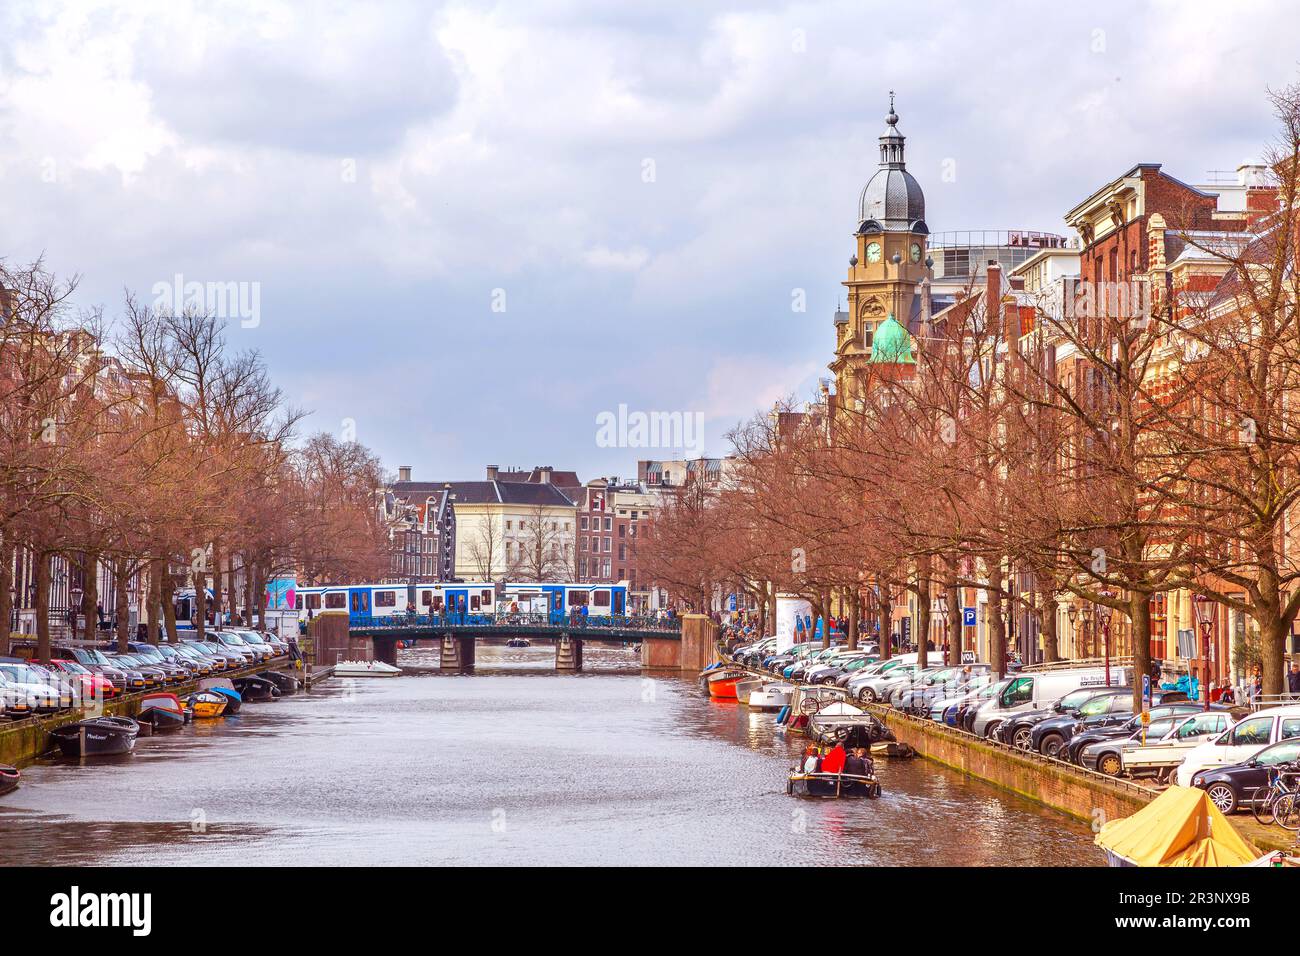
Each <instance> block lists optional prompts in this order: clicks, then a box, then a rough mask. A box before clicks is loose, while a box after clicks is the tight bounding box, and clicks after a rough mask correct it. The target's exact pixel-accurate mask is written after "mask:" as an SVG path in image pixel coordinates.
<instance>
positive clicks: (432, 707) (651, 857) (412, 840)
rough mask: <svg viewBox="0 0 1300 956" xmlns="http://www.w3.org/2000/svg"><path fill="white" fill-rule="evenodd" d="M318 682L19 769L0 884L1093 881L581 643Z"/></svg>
mask: <svg viewBox="0 0 1300 956" xmlns="http://www.w3.org/2000/svg"><path fill="white" fill-rule="evenodd" d="M436 653H437V652H436V650H435V649H420V650H415V651H408V652H404V653H403V657H402V661H401V662H402V664H403V665H404V666H407V667H408V668H410V670H411V671H412V674H411V676H407V677H403V678H398V679H394V680H373V679H372V680H354V681H331V682H329V683H328V684H326V685H322V686H320V687H318V688H317V690H315V691H313V692H312V694H310V695H298V696H295V697H290V698H286V699H284V700H280V701H276V702H273V703H265V704H248V705H246V706H245V708H244V710H243V712H242V713H240V714H239V715H237V716H235V717H231V718H225V719H223V720H219V721H210V722H205V723H198V724H195V725H191V726H187V727H186V728H185V729H184V730H183V731H181V732H179V733H177V734H172V735H168V736H160V737H153V738H146V739H143V740H141V741H140V742H139V743H138V745H137V750H136V752H135V753H134V754H132V755H130V756H127V757H123V758H117V759H114V760H109V761H101V762H89V763H85V764H80V765H79V764H76V763H72V762H69V761H65V760H50V761H46V762H44V763H42V764H38V765H36V766H32V767H29V768H27V770H26V772H25V774H24V785H23V787H22V788H21V789H20V790H18V791H16V792H15V793H13V794H11V795H9V796H8V797H5V798H0V861H2V862H4V863H28V864H30V863H95V864H132V863H151V864H168V863H182V862H184V863H226V864H238V863H256V864H313V863H316V864H332V863H338V864H373V865H384V864H433V863H436V864H505V863H515V864H548V863H549V864H598V863H621V864H707V863H727V864H782V863H787V864H801V863H831V864H877V865H925V864H954V865H963V866H995V865H1006V864H1012V865H1031V864H1038V865H1095V864H1097V863H1099V862H1100V860H1099V858H1098V856H1097V853H1096V851H1095V850H1094V848H1093V847H1092V839H1091V833H1089V832H1088V829H1087V827H1086V826H1085V825H1083V824H1080V823H1079V822H1077V821H1073V820H1071V819H1069V818H1068V817H1064V816H1061V815H1058V814H1055V813H1052V812H1050V811H1046V810H1043V809H1041V808H1038V807H1036V806H1035V805H1033V804H1032V803H1030V802H1028V801H1025V800H1022V799H1020V798H1018V797H1015V796H1012V795H1009V794H1006V793H1003V792H1002V791H999V790H996V789H994V788H992V787H988V786H985V785H983V784H980V783H978V782H976V781H972V780H968V779H966V778H964V777H962V776H961V775H959V774H956V773H953V772H950V771H947V770H945V769H943V768H941V767H937V766H936V765H934V764H931V763H928V762H926V761H921V760H914V761H905V762H902V761H900V762H896V763H889V762H887V761H881V762H880V763H879V766H880V768H881V783H882V784H883V786H884V796H883V797H882V798H881V799H879V800H875V801H862V802H857V801H843V802H837V801H810V800H798V799H794V798H791V797H788V796H786V794H785V773H786V771H787V769H788V768H789V766H790V765H791V764H792V763H793V758H792V756H791V754H792V753H793V752H794V750H795V749H797V746H798V741H799V738H796V739H795V741H794V742H793V743H791V744H787V741H786V740H785V738H784V737H783V736H782V735H781V734H779V733H777V732H776V731H775V730H774V728H773V722H772V718H771V715H764V714H754V713H750V712H749V711H748V709H747V708H745V707H742V706H739V705H737V704H735V703H731V704H719V703H712V702H710V701H708V700H707V699H704V698H703V697H702V696H701V692H700V691H699V689H698V688H697V687H696V685H695V683H694V682H693V681H689V680H681V679H677V678H666V677H662V676H654V677H650V676H643V675H642V674H641V673H640V672H639V671H638V670H636V668H635V658H634V657H633V656H632V655H631V654H630V652H626V651H621V650H614V649H604V648H599V647H595V646H592V645H589V646H588V647H587V648H586V650H585V652H584V666H585V667H586V668H587V670H586V671H585V672H584V673H582V674H577V675H567V674H557V673H555V671H554V669H553V667H554V650H553V648H552V647H550V646H549V645H545V646H538V647H533V648H524V649H516V648H505V647H483V646H480V648H479V649H478V665H479V670H478V673H476V674H474V675H472V676H442V675H438V674H436V671H435V670H434V668H435V667H436V663H437V657H436Z"/></svg>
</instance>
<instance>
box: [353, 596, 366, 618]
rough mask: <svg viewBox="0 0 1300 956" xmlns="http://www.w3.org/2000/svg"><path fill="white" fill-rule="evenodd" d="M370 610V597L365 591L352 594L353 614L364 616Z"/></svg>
mask: <svg viewBox="0 0 1300 956" xmlns="http://www.w3.org/2000/svg"><path fill="white" fill-rule="evenodd" d="M369 610H370V595H369V594H367V593H366V592H365V591H353V592H352V611H353V613H355V614H365V613H366V612H368V611H369Z"/></svg>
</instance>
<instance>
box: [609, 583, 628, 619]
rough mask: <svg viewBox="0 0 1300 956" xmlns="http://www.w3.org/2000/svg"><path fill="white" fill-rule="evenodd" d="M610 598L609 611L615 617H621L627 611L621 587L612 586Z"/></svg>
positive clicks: (625, 599)
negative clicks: (611, 601) (611, 602)
mask: <svg viewBox="0 0 1300 956" xmlns="http://www.w3.org/2000/svg"><path fill="white" fill-rule="evenodd" d="M612 600H613V604H612V606H611V607H610V609H609V613H610V614H613V615H614V616H615V617H622V616H623V615H624V614H625V613H626V612H627V608H626V604H627V598H626V596H625V595H624V593H623V589H622V588H614V591H613V597H612Z"/></svg>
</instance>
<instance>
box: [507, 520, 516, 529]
mask: <svg viewBox="0 0 1300 956" xmlns="http://www.w3.org/2000/svg"><path fill="white" fill-rule="evenodd" d="M514 527H515V523H514V522H513V521H507V522H506V530H507V531H513V530H514Z"/></svg>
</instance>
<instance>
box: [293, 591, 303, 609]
mask: <svg viewBox="0 0 1300 956" xmlns="http://www.w3.org/2000/svg"><path fill="white" fill-rule="evenodd" d="M293 609H294V610H295V611H301V610H302V595H301V594H297V595H294V599H293Z"/></svg>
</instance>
